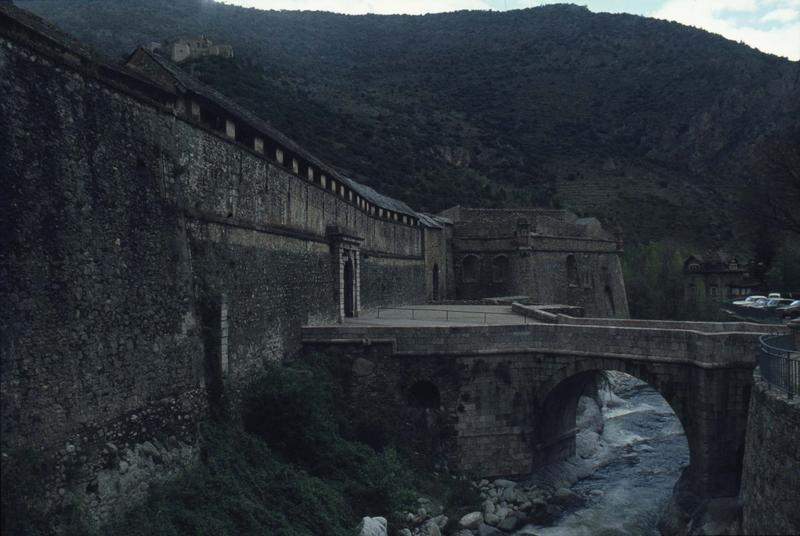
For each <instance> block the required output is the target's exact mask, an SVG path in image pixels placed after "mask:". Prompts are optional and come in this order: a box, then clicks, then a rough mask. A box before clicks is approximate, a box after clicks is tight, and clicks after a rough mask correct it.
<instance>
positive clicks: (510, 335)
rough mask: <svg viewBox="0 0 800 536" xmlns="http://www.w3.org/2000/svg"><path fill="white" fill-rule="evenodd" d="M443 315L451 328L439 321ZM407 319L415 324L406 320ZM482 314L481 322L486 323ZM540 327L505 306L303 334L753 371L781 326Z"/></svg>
mask: <svg viewBox="0 0 800 536" xmlns="http://www.w3.org/2000/svg"><path fill="white" fill-rule="evenodd" d="M444 311H448V316H447V318H449V320H446V319H445V318H444V316H443V315H444ZM412 312H413V316H412ZM484 313H485V314H486V316H484ZM558 318H559V323H557V324H546V323H541V322H538V321H536V320H533V319H529V318H526V317H524V316H522V315H517V314H514V313H513V312H512V311H511V308H510V307H507V306H409V307H399V308H392V309H383V310H381V311H380V313H377V312H372V313H370V314H369V315H367V316H364V317H361V318H357V319H347V321H346V322H344V323H342V324H333V325H328V326H317V327H305V328H303V341H304V344H313V343H323V342H331V343H338V344H341V343H353V342H360V343H361V342H369V341H372V342H377V341H383V342H388V341H391V343H392V345H393V350H392V351H393V353H394V354H395V355H397V356H402V355H417V356H420V355H430V356H432V355H447V354H457V355H467V354H470V355H476V354H482V353H484V354H485V353H498V352H502V353H508V352H515V353H519V352H531V351H540V352H541V351H543V352H547V353H551V354H569V355H575V356H578V355H589V356H593V357H599V356H609V357H617V358H630V359H636V360H642V359H644V360H649V361H668V362H683V363H693V364H695V365H697V366H701V367H727V366H741V365H746V366H751V367H752V365H753V363H754V362H755V355H756V351H755V350H756V346H754V344H756V343H755V342H754V341H755V340H756V339H757V335H761V334H765V333H775V332H778V331H780V330H781V329H783V326H780V325H764V324H751V323H744V322H739V323H722V322H673V321H656V320H628V319H605V318H574V317H568V316H565V315H558Z"/></svg>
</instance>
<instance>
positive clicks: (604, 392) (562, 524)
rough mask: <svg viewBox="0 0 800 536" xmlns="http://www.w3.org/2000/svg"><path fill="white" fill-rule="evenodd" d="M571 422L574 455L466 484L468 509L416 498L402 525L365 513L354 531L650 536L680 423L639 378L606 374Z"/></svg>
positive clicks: (676, 450)
mask: <svg viewBox="0 0 800 536" xmlns="http://www.w3.org/2000/svg"><path fill="white" fill-rule="evenodd" d="M576 424H577V426H578V428H579V433H578V435H577V437H576V456H575V457H574V458H572V459H570V460H568V461H565V462H562V463H559V464H554V465H551V466H549V467H547V468H544V469H542V470H540V471H538V472H537V473H535V474H533V475H531V477H530V478H529V479H527V480H525V481H521V482H514V481H510V480H504V479H498V480H493V481H489V480H481V481H477V482H474V483H473V485H474V486H475V487H476V488H477V490H478V491H479V493H480V496H481V498H482V499H483V502H482V503H481V504H480V507H478V505H476V508H475V509H474V510H473V511H471V512H449V513H447V514H449V515H447V514H446V513H444V512H443V511H442V510H441V507H440V506H437V505H436V504H435V503H434V502H432V501H430V500H428V499H420V500H419V508H418V509H417V511H416V512H407V513H406V514H405V519H406V526H405V527H398V528H396V529H391V528H387V527H386V522H385V520H383V519H382V518H367V519H365V523H366V524H365V527H363V530H362V527H360V528H359V529H360V532H357V534H359V536H383V535H384V534H397V535H401V536H440V535H448V536H449V535H455V536H504V535H517V536H528V535H537V536H562V535H570V536H573V535H577V536H580V535H587V536H588V535H598V534H603V535H609V536H610V535H615V536H624V535H632V536H633V535H636V536H649V535H658V534H659V532H658V529H657V523H658V519H659V517H660V516H661V515H662V514H663V512H664V511H665V509H666V508H667V506H668V504H669V499H670V497H671V495H672V489H673V486H674V485H675V482H676V481H677V479H678V477H679V476H680V472H681V470H682V468H683V467H685V466H686V464H688V461H689V458H688V456H689V454H688V446H687V443H686V438H685V436H684V435H683V429H682V427H681V425H680V422H679V421H678V419H677V417H676V416H675V415H674V413H673V412H672V410H671V408H670V407H669V405H668V404H667V403H666V402H665V401H664V399H663V398H662V397H661V396H660V395H659V394H658V393H657V392H656V391H655V390H653V389H652V388H650V387H649V386H648V385H647V384H645V383H643V382H640V381H638V380H636V379H635V378H632V377H630V376H627V375H623V374H617V373H607V374H606V378H605V379H604V380H603V381H601V382H599V384H598V389H597V392H596V393H593V396H582V397H581V399H580V401H579V406H578V417H577V423H576ZM376 519H378V520H380V521H374V520H376ZM381 521H382V523H381ZM370 527H371V528H370ZM381 530H382V531H383V532H381Z"/></svg>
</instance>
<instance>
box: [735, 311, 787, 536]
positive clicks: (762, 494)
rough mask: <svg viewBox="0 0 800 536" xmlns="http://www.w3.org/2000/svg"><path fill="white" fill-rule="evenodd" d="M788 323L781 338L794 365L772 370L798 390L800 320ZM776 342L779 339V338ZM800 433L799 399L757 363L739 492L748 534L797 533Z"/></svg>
mask: <svg viewBox="0 0 800 536" xmlns="http://www.w3.org/2000/svg"><path fill="white" fill-rule="evenodd" d="M789 328H790V333H789V334H788V335H787V336H784V337H780V338H779V339H783V342H782V343H778V346H779V347H781V348H784V349H785V350H787V351H791V352H792V353H791V354H790V357H788V359H790V360H793V363H792V365H793V366H792V365H789V363H786V362H783V363H782V364H781V365H779V363H780V362H776V363H775V365H774V366H775V369H774V370H773V371H772V374H774V375H776V376H778V377H780V378H782V379H784V380H788V381H789V382H794V389H795V393H796V391H797V382H798V380H800V378H798V377H797V370H798V369H797V365H798V361H797V360H798V358H800V321H797V320H795V321H793V322H790V323H789ZM790 338H791V339H793V340H791V342H790ZM768 342H769V341H768ZM771 344H775V342H774V339H773V341H772V342H771ZM790 366H792V368H788V367H790ZM775 379H776V378H773V380H775ZM798 434H800V399H798V397H797V395H796V394H795V395H794V396H791V395H788V394H787V393H785V392H783V391H781V390H780V389H779V388H777V387H775V386H774V385H773V386H770V384H769V383H768V382H767V379H766V378H765V377H764V376H762V370H761V369H760V368H759V369H757V370H756V374H755V379H754V381H753V390H752V395H751V396H750V408H749V413H748V418H747V435H746V438H745V449H744V462H743V470H742V485H741V495H740V499H741V502H742V505H743V508H742V530H743V531H744V532H745V533H746V534H797V532H798V529H800V509H798V507H797V506H798V499H797V497H798V495H797V494H798V490H800V445H799V444H798Z"/></svg>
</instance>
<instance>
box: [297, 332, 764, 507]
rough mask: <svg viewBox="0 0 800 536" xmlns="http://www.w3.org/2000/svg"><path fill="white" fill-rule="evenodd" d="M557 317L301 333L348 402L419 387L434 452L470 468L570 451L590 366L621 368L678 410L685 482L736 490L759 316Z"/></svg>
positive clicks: (510, 472)
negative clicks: (336, 368) (334, 372)
mask: <svg viewBox="0 0 800 536" xmlns="http://www.w3.org/2000/svg"><path fill="white" fill-rule="evenodd" d="M561 318H562V322H569V323H559V324H528V325H449V326H448V325H433V324H426V323H419V324H418V325H408V323H407V325H399V324H398V325H366V324H364V325H359V324H344V325H337V326H328V327H309V328H305V329H304V333H303V340H304V348H305V350H306V352H307V353H309V354H317V355H323V354H327V355H328V356H329V357H330V356H331V354H335V355H337V356H338V357H339V358H341V359H344V362H345V363H346V364H347V366H345V367H344V368H345V369H347V370H349V371H350V373H349V375H348V378H349V379H348V383H349V385H348V386H347V389H348V390H349V392H350V393H351V396H352V397H353V403H354V404H356V405H358V404H375V403H376V401H377V400H378V399H380V400H381V401H382V402H383V403H386V401H389V403H390V404H396V405H397V406H398V407H401V406H403V405H408V404H410V403H411V404H413V403H414V400H410V399H409V397H410V396H412V397H413V396H417V395H419V394H420V393H422V395H421V396H422V401H423V404H424V403H425V400H428V401H432V400H433V401H435V403H438V404H440V407H439V408H437V409H438V414H439V415H441V416H442V419H441V424H440V427H441V435H442V437H443V440H442V442H441V444H442V449H441V450H442V451H443V452H441V454H442V455H443V456H444V457H445V459H446V460H447V463H448V466H449V467H450V468H451V469H455V470H456V471H458V472H463V473H469V474H473V475H476V476H486V477H490V476H522V475H525V474H528V473H530V472H531V470H532V469H533V468H535V467H536V466H540V465H544V464H547V463H549V462H552V461H555V460H558V459H563V458H566V457H568V456H569V455H570V454H573V453H574V450H575V433H576V430H575V412H576V407H577V402H578V398H579V396H580V394H581V393H582V392H583V390H584V387H585V386H586V384H587V382H589V381H591V380H592V373H593V372H594V371H601V370H616V371H621V372H625V373H628V374H630V375H632V376H634V377H637V378H639V379H641V380H644V381H646V382H647V383H649V384H650V385H651V386H653V387H654V388H655V389H657V390H658V391H659V392H660V393H661V395H662V396H663V397H664V398H665V399H666V400H667V402H668V403H669V404H670V406H671V407H672V409H673V410H674V412H675V413H676V415H677V416H678V418H679V419H680V421H681V423H682V425H683V428H684V431H685V433H686V436H687V439H688V443H689V451H690V467H689V469H688V471H687V472H686V473H685V475H684V477H685V478H688V479H689V481H690V484H691V487H692V489H693V490H694V491H695V492H696V493H697V494H699V495H700V496H704V497H720V496H732V495H736V493H737V492H738V488H739V480H740V475H741V460H742V452H743V445H744V438H745V426H746V422H747V410H748V402H749V397H750V389H751V384H752V373H753V368H754V366H755V355H756V353H757V348H758V334H759V332H764V331H765V329H766V328H765V326H758V325H752V324H716V323H679V322H652V321H634V320H605V319H577V318H576V319H571V318H569V317H563V316H562V317H561ZM426 389H427V390H428V391H430V392H429V393H428V394H427V395H426V394H425V390H426ZM415 393H416V395H415ZM417 402H419V400H418V401H417ZM428 403H431V402H428Z"/></svg>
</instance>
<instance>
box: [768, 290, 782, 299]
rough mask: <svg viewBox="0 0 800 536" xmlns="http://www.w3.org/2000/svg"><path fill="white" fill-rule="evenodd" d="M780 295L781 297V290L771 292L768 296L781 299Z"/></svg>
mask: <svg viewBox="0 0 800 536" xmlns="http://www.w3.org/2000/svg"><path fill="white" fill-rule="evenodd" d="M780 297H781V293H780V292H770V293H769V296H767V298H769V299H773V298H775V299H780Z"/></svg>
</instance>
